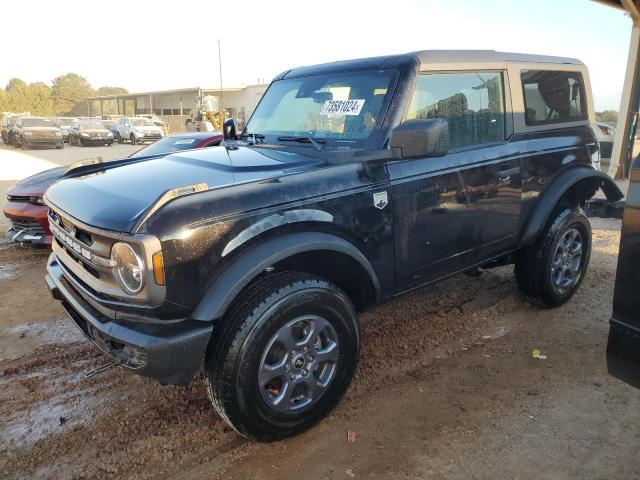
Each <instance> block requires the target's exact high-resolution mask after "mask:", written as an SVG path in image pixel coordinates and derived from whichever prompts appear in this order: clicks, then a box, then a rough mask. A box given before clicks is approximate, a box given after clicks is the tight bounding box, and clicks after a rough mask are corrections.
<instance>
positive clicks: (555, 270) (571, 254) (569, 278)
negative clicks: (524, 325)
mask: <svg viewBox="0 0 640 480" xmlns="http://www.w3.org/2000/svg"><path fill="white" fill-rule="evenodd" d="M590 257H591V225H590V224H589V219H588V218H587V216H586V215H585V213H584V211H583V210H582V209H581V208H579V207H574V208H564V209H557V210H556V211H555V212H554V213H553V214H552V216H551V218H550V220H549V223H548V224H547V228H546V230H545V231H544V232H543V233H542V235H541V236H540V238H539V239H538V240H537V241H536V242H535V243H534V244H533V245H532V246H530V247H525V248H524V249H522V250H521V251H520V252H519V253H518V256H517V259H516V268H515V273H516V280H517V282H518V287H519V288H520V291H522V293H523V294H524V295H525V297H526V298H527V300H529V301H530V302H531V303H533V304H536V305H539V306H542V307H547V308H551V307H557V306H560V305H562V304H563V303H566V302H567V301H568V300H569V299H570V298H571V297H572V296H573V294H574V293H575V292H576V290H578V288H579V287H580V285H581V284H582V281H583V280H584V276H585V275H586V273H587V268H588V267H589V259H590Z"/></svg>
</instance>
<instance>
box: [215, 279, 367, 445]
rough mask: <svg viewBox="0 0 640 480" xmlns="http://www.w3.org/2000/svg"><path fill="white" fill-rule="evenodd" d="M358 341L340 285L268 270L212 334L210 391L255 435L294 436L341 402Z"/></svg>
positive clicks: (230, 417) (220, 407) (223, 410)
mask: <svg viewBox="0 0 640 480" xmlns="http://www.w3.org/2000/svg"><path fill="white" fill-rule="evenodd" d="M359 341H360V333H359V324H358V319H357V315H356V311H355V309H354V307H353V305H352V303H351V301H350V300H349V298H348V297H347V296H346V295H345V294H344V293H343V292H342V291H341V290H340V289H339V288H338V287H336V286H335V285H333V284H331V283H330V282H327V281H326V280H323V279H320V278H317V277H312V276H310V275H307V274H303V273H298V272H282V273H275V274H269V275H266V276H264V277H263V278H261V279H260V280H258V281H256V282H254V283H253V284H252V285H251V286H250V287H248V288H247V290H246V291H245V292H243V294H242V297H241V300H240V301H239V302H237V303H236V304H234V305H233V306H232V307H231V308H230V310H229V312H228V314H227V315H226V316H225V318H224V320H223V323H222V325H221V328H220V330H219V331H218V332H217V334H216V335H215V336H214V338H213V339H212V342H211V345H210V346H209V351H208V354H207V360H206V365H205V373H206V376H205V378H206V385H207V391H208V393H209V397H210V399H211V401H212V403H213V405H214V407H215V408H216V410H217V411H218V413H219V414H220V415H221V416H222V418H224V419H225V420H226V421H227V422H228V423H229V424H230V425H231V426H232V427H233V428H234V429H235V430H237V431H238V432H239V433H240V434H242V435H244V436H246V437H248V438H252V439H256V440H261V441H270V440H277V439H280V438H284V437H287V436H290V435H295V434H297V433H300V432H302V431H304V430H306V429H308V428H309V427H311V426H312V425H314V424H315V423H316V422H318V421H320V420H321V419H322V418H323V417H324V416H326V415H327V414H328V413H329V412H330V411H331V410H332V409H333V407H335V405H336V404H337V403H338V402H339V401H340V399H341V398H342V396H343V395H344V393H345V391H346V390H347V387H348V386H349V384H350V383H351V379H352V378H353V374H354V372H355V368H356V365H357V361H358V351H359Z"/></svg>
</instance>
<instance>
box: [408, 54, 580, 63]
mask: <svg viewBox="0 0 640 480" xmlns="http://www.w3.org/2000/svg"><path fill="white" fill-rule="evenodd" d="M411 55H415V56H416V57H417V58H418V60H419V61H420V63H421V64H422V65H429V64H443V63H446V64H464V63H474V64H477V63H553V64H570V65H580V66H583V65H584V64H583V63H582V62H581V61H580V60H577V59H575V58H566V57H553V56H548V55H532V54H529V53H508V52H496V51H495V50H421V51H418V52H412V53H411Z"/></svg>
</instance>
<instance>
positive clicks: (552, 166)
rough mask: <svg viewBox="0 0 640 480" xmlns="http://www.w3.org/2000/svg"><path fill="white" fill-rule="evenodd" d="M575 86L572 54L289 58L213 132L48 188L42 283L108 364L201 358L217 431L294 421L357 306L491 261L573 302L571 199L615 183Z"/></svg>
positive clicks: (304, 420)
mask: <svg viewBox="0 0 640 480" xmlns="http://www.w3.org/2000/svg"><path fill="white" fill-rule="evenodd" d="M590 91H591V89H590V88H589V76H588V72H587V69H586V67H585V66H584V65H583V64H582V63H581V62H579V61H578V60H574V59H569V58H555V57H544V56H537V55H522V54H511V53H500V52H490V51H466V52H451V51H424V52H414V53H410V54H404V55H395V56H386V57H379V58H370V59H363V60H353V61H342V62H337V63H329V64H325V65H316V66H311V67H301V68H294V69H292V70H287V71H286V72H284V73H282V74H280V75H278V76H277V77H276V78H275V79H274V81H273V82H272V83H271V85H270V87H269V88H268V90H267V91H266V93H265V94H264V96H263V97H262V99H261V100H260V102H259V104H258V106H257V107H256V109H255V111H254V112H253V115H252V116H251V118H250V120H249V121H248V122H247V124H246V127H245V129H244V130H243V131H242V132H241V133H240V134H237V132H236V128H235V124H234V122H233V121H232V120H231V121H225V123H224V136H225V141H224V142H223V143H224V147H213V148H207V149H201V150H188V151H184V152H180V153H174V154H172V155H168V156H165V157H159V158H158V157H156V158H154V159H153V160H144V159H136V158H129V159H126V160H122V161H117V162H112V163H110V164H108V165H106V164H105V165H98V166H90V167H86V168H81V169H78V170H75V171H73V172H70V173H69V174H66V175H65V176H64V177H63V178H62V179H61V180H60V181H58V182H57V183H55V184H54V185H52V186H51V187H50V188H49V190H48V191H47V193H46V195H45V199H46V202H47V204H48V205H49V207H50V208H51V213H50V226H51V229H52V232H53V235H54V237H55V240H54V242H53V253H52V255H51V257H50V258H49V261H48V266H47V270H48V273H47V283H48V285H49V288H50V289H51V292H52V294H53V296H54V298H56V299H58V300H60V301H62V302H63V305H64V308H65V309H66V311H67V312H68V313H69V315H70V317H71V318H72V320H73V321H74V322H75V324H76V325H77V326H78V327H79V328H80V329H81V330H82V331H83V332H84V334H85V335H86V336H87V337H88V338H89V339H90V340H91V341H93V342H94V343H95V344H97V345H98V346H99V347H100V348H101V349H102V351H103V352H106V353H107V354H108V355H110V356H111V357H112V358H114V359H115V361H117V362H119V363H120V364H122V365H124V366H125V367H127V368H129V369H131V370H132V371H134V372H135V373H138V374H140V375H145V376H148V377H151V378H154V379H156V380H158V381H160V382H162V383H170V384H178V385H186V384H188V383H189V382H190V381H191V380H192V378H193V377H194V375H195V374H196V372H198V371H200V370H201V369H203V370H204V373H205V383H206V386H207V392H208V394H209V396H210V398H211V401H212V403H213V406H214V407H215V409H216V410H217V411H218V412H219V413H220V416H221V417H222V418H223V419H225V421H227V422H228V423H229V424H230V425H231V426H232V427H233V428H234V429H235V430H236V431H238V432H240V433H241V434H242V435H245V436H247V437H249V438H252V439H257V440H274V439H278V438H283V437H286V436H289V435H293V434H296V433H298V432H301V431H303V430H305V429H307V428H309V427H310V426H311V425H313V424H314V423H316V422H318V421H319V420H320V419H321V418H323V417H324V416H325V415H326V414H327V413H328V412H329V411H331V409H332V408H333V407H334V406H335V405H336V404H337V403H338V401H339V400H340V398H341V397H342V396H343V395H344V393H345V391H346V389H347V387H348V386H349V383H350V382H351V379H352V377H353V374H354V372H355V369H356V365H357V362H358V357H359V349H360V339H361V336H360V327H359V324H358V313H357V312H359V311H363V310H365V309H367V308H370V307H372V306H373V305H376V304H379V303H382V302H386V301H388V300H391V299H393V298H395V297H397V296H398V295H400V294H402V293H403V292H407V291H410V290H412V289H415V288H418V287H421V286H425V285H429V284H431V283H433V282H436V281H438V280H441V279H443V278H446V277H449V276H451V275H454V274H456V273H458V272H465V271H477V269H478V268H479V267H483V268H491V267H494V266H498V265H505V264H515V277H516V280H517V284H518V286H519V288H520V290H521V291H522V292H523V293H524V295H525V297H526V298H527V299H529V300H530V301H531V302H532V303H534V304H535V305H540V306H542V307H556V306H558V305H562V304H564V303H565V302H567V301H568V300H569V299H570V298H571V297H572V295H573V294H574V293H575V291H576V290H577V289H578V288H579V286H580V284H581V283H582V281H583V279H584V276H585V273H586V271H587V267H588V264H589V255H590V252H591V228H590V225H589V220H588V218H587V217H586V216H585V214H584V211H583V205H584V203H585V201H586V199H588V198H590V197H591V196H593V195H594V194H595V192H596V191H597V190H598V189H599V188H602V189H603V191H604V193H605V195H606V196H607V197H608V198H610V199H612V200H618V199H619V198H621V197H622V193H621V192H620V190H619V189H618V187H617V186H616V185H615V183H614V182H613V181H612V180H611V179H610V178H609V177H608V176H607V175H606V174H604V173H602V172H600V171H596V170H595V169H594V167H593V162H594V160H595V159H597V158H598V144H597V142H596V141H595V136H594V134H593V131H592V130H591V128H590V121H593V119H594V110H593V102H592V99H591V98H590V97H589V96H588V92H590ZM524 112H526V114H525V113H524ZM409 341H410V340H409Z"/></svg>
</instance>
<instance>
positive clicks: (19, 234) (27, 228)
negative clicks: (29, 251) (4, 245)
mask: <svg viewBox="0 0 640 480" xmlns="http://www.w3.org/2000/svg"><path fill="white" fill-rule="evenodd" d="M48 212H49V208H48V207H46V206H44V205H34V204H33V203H28V202H11V201H9V202H7V203H6V205H5V206H4V209H3V213H4V215H5V217H7V218H8V219H9V220H10V221H11V228H10V229H9V231H7V233H6V235H5V236H6V237H7V238H9V239H11V240H13V241H16V242H29V243H32V244H34V245H51V241H52V239H53V237H52V236H51V231H50V230H49V222H48V221H47V214H48Z"/></svg>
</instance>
